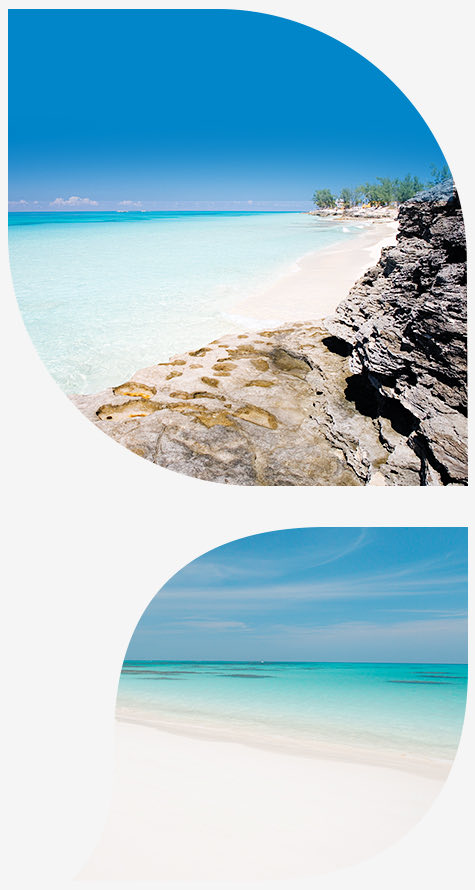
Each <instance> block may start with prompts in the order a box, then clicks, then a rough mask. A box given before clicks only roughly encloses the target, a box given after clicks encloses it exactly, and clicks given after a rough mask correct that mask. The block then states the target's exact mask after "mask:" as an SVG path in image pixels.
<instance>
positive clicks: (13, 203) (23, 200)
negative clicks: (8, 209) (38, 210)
mask: <svg viewBox="0 0 475 890" xmlns="http://www.w3.org/2000/svg"><path fill="white" fill-rule="evenodd" d="M8 203H9V205H11V206H12V207H17V206H18V205H20V204H29V203H30V202H29V201H25V199H24V198H21V200H20V201H9V202H8ZM33 203H34V204H36V203H37V201H33Z"/></svg>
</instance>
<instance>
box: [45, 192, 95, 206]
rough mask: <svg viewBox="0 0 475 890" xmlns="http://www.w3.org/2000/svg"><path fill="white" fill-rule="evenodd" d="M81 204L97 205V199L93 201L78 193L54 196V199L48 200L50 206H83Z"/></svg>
mask: <svg viewBox="0 0 475 890" xmlns="http://www.w3.org/2000/svg"><path fill="white" fill-rule="evenodd" d="M83 206H91V207H92V206H94V207H97V201H93V200H92V198H80V197H79V195H71V197H70V198H55V199H54V201H50V207H83Z"/></svg>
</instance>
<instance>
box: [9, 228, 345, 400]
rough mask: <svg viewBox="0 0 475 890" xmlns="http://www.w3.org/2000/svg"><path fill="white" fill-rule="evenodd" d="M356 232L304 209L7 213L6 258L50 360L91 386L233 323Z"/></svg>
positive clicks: (74, 380)
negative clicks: (300, 265) (278, 282)
mask: <svg viewBox="0 0 475 890" xmlns="http://www.w3.org/2000/svg"><path fill="white" fill-rule="evenodd" d="M359 232H361V224H360V225H349V224H348V223H345V224H343V223H334V222H333V223H332V222H328V221H326V220H323V219H318V218H316V217H312V216H308V215H307V214H304V213H259V212H249V213H243V212H235V213H233V212H222V213H212V212H211V213H194V212H179V213H178V212H175V213H172V212H166V211H162V212H150V213H140V212H138V213H137V212H132V213H101V212H95V213H89V212H76V213H74V212H72V213H69V212H62V213H54V212H53V213H10V214H9V246H10V265H11V271H12V277H13V284H14V288H15V293H16V296H17V300H18V303H19V306H20V309H21V312H22V316H23V319H24V321H25V324H26V327H27V329H28V332H29V334H30V336H31V339H32V341H33V343H34V345H35V347H36V349H37V350H38V353H39V355H40V357H41V358H42V360H43V362H44V363H45V365H46V367H47V369H48V370H49V371H50V373H51V374H52V376H53V377H54V378H55V380H56V381H57V383H58V384H59V385H60V387H61V388H62V389H63V390H64V391H65V392H68V393H72V392H94V391H97V390H101V389H103V388H105V387H107V386H110V385H116V384H117V383H119V382H122V381H125V380H127V379H128V378H129V377H130V376H131V375H132V374H133V373H134V372H135V371H137V370H138V369H140V368H141V367H144V366H148V365H151V364H154V363H156V362H160V361H166V360H167V359H168V358H170V356H172V355H174V354H175V353H179V352H183V351H186V350H188V349H193V348H197V347H199V346H202V345H203V344H205V343H207V342H208V341H209V340H212V339H214V338H215V337H219V336H222V335H223V334H225V333H227V332H228V331H232V330H233V329H234V328H236V329H237V325H238V322H237V320H236V319H235V318H233V310H234V307H235V304H236V303H239V301H240V300H241V299H243V298H244V297H246V296H248V295H249V294H252V293H254V292H256V291H257V292H258V291H259V290H260V289H262V288H264V287H266V286H267V285H268V284H269V283H271V282H272V281H274V280H275V279H276V278H278V277H279V275H280V274H281V273H283V272H285V271H286V270H287V269H288V268H289V267H290V266H292V264H293V263H294V262H295V261H296V260H297V259H298V258H299V257H301V256H302V255H304V254H305V253H308V252H310V251H313V250H318V249H320V248H324V247H326V246H328V245H329V244H332V243H335V242H337V241H340V240H343V239H347V238H351V237H354V235H355V234H358V233H359ZM260 326H261V327H262V322H261V323H260Z"/></svg>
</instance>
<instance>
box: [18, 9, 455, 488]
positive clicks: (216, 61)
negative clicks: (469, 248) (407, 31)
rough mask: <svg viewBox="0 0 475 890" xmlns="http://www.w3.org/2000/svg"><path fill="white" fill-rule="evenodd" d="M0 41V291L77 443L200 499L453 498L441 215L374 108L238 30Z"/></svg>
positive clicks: (391, 93) (89, 23)
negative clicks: (228, 487)
mask: <svg viewBox="0 0 475 890" xmlns="http://www.w3.org/2000/svg"><path fill="white" fill-rule="evenodd" d="M9 20H10V25H9V27H10V34H9V84H10V98H9V109H10V121H9V177H10V183H9V185H10V201H9V250H10V265H11V275H12V280H13V285H14V290H15V294H16V298H17V301H18V304H19V308H20V312H21V315H22V318H23V321H24V323H25V326H26V328H27V330H28V333H29V335H30V337H31V340H32V343H33V345H34V347H35V348H36V350H37V352H38V354H39V356H40V357H41V359H42V361H43V362H44V364H45V366H46V368H47V370H48V371H49V372H50V374H51V375H52V377H53V378H54V380H55V381H56V382H57V384H58V385H59V386H60V387H61V389H62V390H63V392H64V393H65V394H66V395H67V396H68V397H69V398H70V399H71V400H72V402H73V403H74V404H75V405H76V406H77V408H78V409H79V411H81V412H82V413H83V415H84V416H85V417H86V418H88V419H89V420H90V421H91V422H92V423H93V424H94V426H95V427H97V428H98V429H97V431H96V430H94V429H93V428H92V427H91V435H98V434H99V433H98V431H99V430H100V431H103V432H105V433H106V434H107V435H108V436H110V437H111V438H112V439H113V440H114V442H113V443H111V447H116V443H119V444H120V445H122V446H125V448H127V449H128V450H129V452H132V454H127V453H126V452H124V459H128V460H135V459H136V457H135V456H136V455H138V456H140V457H143V458H146V459H147V460H149V461H152V462H153V463H155V464H157V465H159V466H160V467H162V468H165V469H168V470H173V471H176V472H179V473H182V474H185V475H188V476H194V477H196V478H199V479H203V480H208V481H214V482H219V483H230V484H235V485H247V486H254V485H257V486H269V485H271V486H272V485H279V486H283V485H284V486H287V485H289V486H301V485H302V486H313V485H325V486H328V485H337V486H346V485H350V486H361V485H378V486H393V485H397V486H398V485H403V486H426V485H430V486H434V485H438V486H440V485H441V486H446V485H466V484H467V420H466V415H467V387H466V308H467V307H466V246H465V234H464V225H463V217H462V211H461V207H460V201H459V196H458V194H457V190H456V188H455V185H454V182H453V179H452V175H451V172H450V167H449V163H450V159H446V158H445V157H444V155H443V153H442V151H441V149H440V148H439V146H438V144H437V142H436V140H435V138H434V136H433V135H432V133H431V131H430V129H429V128H428V126H427V125H426V124H425V123H424V121H423V119H422V118H421V116H420V114H419V113H418V111H417V110H416V109H415V108H414V106H413V105H412V104H411V103H410V102H409V100H408V99H407V98H406V97H405V96H404V95H403V93H401V91H400V90H399V89H398V87H397V86H396V85H395V84H394V83H392V82H391V81H390V80H389V79H388V78H387V77H386V76H385V75H384V73H383V72H381V71H380V70H378V69H377V68H375V67H374V66H373V65H372V64H371V63H370V62H369V61H367V60H366V59H364V58H363V57H362V56H360V55H358V54H357V53H356V52H354V51H353V50H352V49H350V48H349V47H347V46H345V45H344V44H342V43H339V42H338V41H337V40H335V39H333V38H331V37H328V36H326V35H325V34H323V33H321V32H319V31H316V30H313V29H312V28H309V27H306V26H303V25H301V24H297V23H295V22H292V21H290V20H286V19H282V18H278V17H275V16H270V15H265V14H260V13H253V12H242V11H234V10H186V9H183V10H90V9H83V10H28V9H26V10H25V9H22V10H12V11H10V16H9ZM45 45H49V46H54V52H52V53H45V52H44V50H43V49H42V48H43V47H44V46H45ZM86 49H87V53H86V54H85V50H86Z"/></svg>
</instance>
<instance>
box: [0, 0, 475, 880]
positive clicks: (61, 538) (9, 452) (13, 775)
mask: <svg viewBox="0 0 475 890" xmlns="http://www.w3.org/2000/svg"><path fill="white" fill-rule="evenodd" d="M37 5H38V6H39V8H41V4H31V8H34V7H35V6H37ZM48 5H49V7H50V8H53V7H55V6H56V4H54V3H50V4H48ZM82 5H83V4H80V3H77V4H75V5H74V6H75V8H79V7H82ZM120 5H122V4H119V6H120ZM123 5H124V7H125V8H127V6H128V4H123ZM148 5H149V4H147V3H144V4H142V6H143V7H146V6H148ZM108 6H109V4H108V3H102V4H100V8H106V7H108ZM212 7H216V8H231V9H232V8H235V7H233V5H232V4H224V3H218V4H208V5H207V7H206V8H212ZM20 8H21V7H20ZM60 8H64V7H60ZM89 8H93V7H89ZM111 8H118V5H117V4H114V6H113V7H111ZM155 8H156V7H155ZM163 8H173V4H166V6H164V7H163ZM177 8H181V7H177ZM186 8H200V4H188V6H187V7H186ZM245 8H246V9H249V10H251V9H253V10H256V11H261V12H269V13H273V14H276V15H281V16H283V17H286V18H292V19H294V20H296V21H300V22H303V23H304V24H308V25H312V26H313V27H316V28H318V29H319V30H321V31H324V32H326V33H327V34H330V35H331V36H333V37H336V38H338V39H339V40H341V41H342V42H344V43H346V44H348V45H349V46H350V47H352V48H353V49H355V50H357V51H358V52H360V53H361V54H362V55H363V56H365V57H366V58H367V59H369V60H370V61H372V62H373V63H374V64H375V65H377V66H378V67H379V68H381V70H382V71H384V73H385V74H387V75H388V76H389V77H390V78H391V79H392V80H393V81H394V82H395V83H396V84H397V85H398V86H399V87H400V88H401V89H402V91H403V92H404V93H405V94H406V95H407V96H408V97H409V98H410V99H411V101H412V102H413V103H414V104H415V106H416V108H417V109H418V110H419V111H420V113H421V114H422V116H423V118H424V119H425V121H426V122H427V123H428V125H429V126H430V127H431V129H432V131H433V132H434V134H435V135H436V138H437V140H438V142H439V144H440V146H441V148H442V150H443V152H444V154H445V155H446V157H447V160H448V162H449V165H450V167H451V169H452V171H453V173H454V176H455V179H456V182H457V184H458V187H459V192H460V195H461V200H462V204H463V209H464V213H465V220H466V224H467V228H468V232H469V234H470V235H471V236H473V231H474V209H473V208H474V207H475V200H474V199H475V195H474V191H475V190H474V182H473V175H474V173H473V171H474V146H473V136H474V132H473V104H472V90H471V84H470V80H472V81H473V75H474V65H473V54H474V46H473V28H472V27H471V22H470V18H469V16H470V13H469V6H468V4H466V3H462V2H460V0H452V2H451V3H448V4H447V3H444V4H442V3H439V2H436V0H432V2H427V0H418V2H415V0H410V2H409V0H398V2H393V3H387V2H382V0H345V2H342V0H339V2H335V0H334V2H329V0H326V2H325V3H320V2H313V3H303V2H292V3H290V2H288V0H286V2H271V3H260V4H252V3H248V4H246V7H245ZM44 51H45V53H54V46H45V47H44ZM123 57H124V59H125V60H126V57H127V54H126V50H125V51H124V52H123ZM120 58H121V50H120V49H119V48H118V62H120ZM1 59H2V66H3V69H4V74H5V78H4V81H5V80H6V47H5V48H4V51H3V53H2V55H1ZM75 61H77V62H79V63H80V62H81V60H74V59H72V63H74V62H75ZM82 61H83V62H84V63H85V64H87V47H85V48H84V56H83V59H82ZM231 61H232V59H231ZM234 64H239V56H238V55H236V56H235V59H234ZM283 64H285V62H283ZM2 121H5V114H3V115H2ZM3 150H4V151H5V143H4V141H3ZM4 170H6V161H5V166H4ZM5 184H6V183H5V177H4V178H3V186H4V191H5ZM6 201H7V196H6V193H5V194H4V195H3V206H6ZM4 236H5V237H4V238H3V240H2V250H3V253H2V259H3V263H2V269H3V272H2V284H3V287H2V297H3V306H2V315H1V318H2V320H3V325H2V331H1V336H2V344H1V350H0V352H1V361H2V377H1V380H2V387H1V389H2V399H1V413H0V416H1V420H2V423H3V431H2V435H1V442H0V444H1V447H2V451H4V454H3V456H2V462H1V466H2V470H3V471H4V482H3V499H2V500H3V503H4V510H3V516H4V519H5V530H4V532H3V534H2V538H1V540H2V544H3V545H4V546H5V556H4V558H3V560H2V574H3V573H4V574H5V581H4V586H3V593H4V599H3V609H2V618H3V620H2V631H3V642H2V646H1V653H2V657H3V662H4V663H3V665H2V672H1V676H2V680H3V683H4V691H3V693H2V702H1V710H0V713H1V714H2V716H3V717H4V718H5V723H4V726H3V730H2V736H3V741H4V742H6V747H5V753H4V754H3V756H2V766H4V767H5V772H6V777H5V778H6V780H7V794H6V796H4V803H5V809H6V821H7V832H5V831H3V833H2V835H3V839H4V840H5V838H6V837H7V836H8V840H7V845H6V846H7V849H6V855H4V856H3V867H4V868H5V869H6V871H7V881H8V884H7V886H12V885H15V886H25V887H31V888H37V887H58V888H63V887H64V888H69V887H71V888H72V890H73V888H74V887H75V886H77V884H73V879H74V876H75V874H77V872H78V871H79V870H80V868H81V866H82V865H83V864H84V863H85V862H86V860H87V858H88V856H89V854H90V852H91V851H92V849H93V848H94V845H95V843H96V842H97V840H98V837H99V835H100V831H101V827H102V826H103V824H104V821H105V817H106V812H107V803H108V796H109V789H110V778H111V769H112V764H113V756H114V750H113V711H114V702H115V694H116V687H117V682H118V677H119V672H120V667H121V663H122V659H123V656H124V653H125V649H126V646H127V643H128V640H129V638H130V636H131V634H132V632H133V629H134V627H135V624H136V622H137V620H138V618H139V617H140V615H141V613H142V611H143V609H144V608H145V606H146V605H147V604H148V602H149V600H150V599H151V598H152V596H153V595H154V594H155V592H156V591H157V589H158V588H159V587H161V585H162V584H163V583H164V582H165V581H166V580H167V578H169V577H170V576H171V575H173V574H174V572H175V571H177V570H178V569H179V568H181V567H182V566H183V565H185V564H186V563H187V562H189V560H191V559H193V558H194V557H196V556H198V555H200V554H201V553H203V552H205V551H206V550H209V549H211V548H212V547H216V546H218V545H220V544H223V543H225V542H226V541H230V540H233V539H234V538H236V537H241V536H245V535H250V534H253V533H256V532H261V531H269V530H271V529H279V528H286V527H299V526H311V525H320V524H321V525H357V526H359V525H363V526H364V525H442V526H443V525H467V524H468V523H469V515H470V514H469V504H468V498H469V494H470V490H467V489H462V488H447V489H438V488H427V489H403V488H394V489H381V488H366V489H357V488H347V489H343V488H327V489H325V488H307V489H305V488H267V489H263V488H242V489H241V488H235V487H233V486H223V485H218V484H214V483H206V482H202V481H199V480H195V479H191V478H185V477H181V476H179V475H176V474H174V473H172V472H169V471H167V470H164V469H161V468H158V467H155V466H153V465H152V464H149V463H147V462H146V461H144V460H142V459H140V458H138V457H136V456H135V455H133V454H131V453H128V452H126V451H125V450H124V449H122V448H121V447H120V446H119V445H117V444H116V443H114V442H113V441H112V440H111V439H109V438H108V437H106V436H105V435H103V434H102V433H101V432H99V431H98V430H96V429H94V428H93V426H92V425H91V424H90V423H89V422H88V421H86V420H85V419H84V418H83V417H82V416H81V415H80V414H79V413H78V412H77V411H76V410H75V409H74V408H73V407H72V406H71V405H70V404H69V402H68V400H67V398H66V397H65V396H64V395H63V394H62V393H61V392H60V390H59V389H58V388H57V386H56V384H55V383H54V382H53V380H52V379H51V378H50V377H49V375H48V374H47V372H46V371H45V369H44V367H43V366H42V364H41V362H40V360H39V358H38V357H37V355H36V353H35V352H34V350H33V347H32V345H31V343H30V340H29V338H28V335H27V334H26V332H25V329H24V327H23V324H22V321H21V318H20V315H19V312H18V309H17V307H16V302H15V298H14V295H13V290H12V287H11V282H10V278H9V273H8V257H7V248H6V232H4ZM469 243H470V242H469ZM468 714H469V718H468V719H467V722H466V727H465V732H464V737H463V740H462V744H461V748H460V751H459V754H458V756H457V760H456V762H455V765H454V768H453V770H452V773H451V776H450V778H449V780H448V782H447V784H446V786H445V787H444V790H443V792H442V794H441V795H440V797H439V798H438V800H437V802H436V803H435V805H434V806H433V808H432V809H431V810H430V812H429V813H428V814H427V816H426V817H425V818H424V819H423V820H422V822H421V823H419V825H418V826H417V827H416V828H415V829H413V830H412V831H411V832H410V833H409V834H408V835H407V836H406V837H405V838H404V839H403V840H402V841H400V842H399V843H397V844H396V845H394V846H393V847H391V848H389V849H388V850H386V851H385V852H384V853H382V854H381V855H379V856H378V857H375V858H373V859H371V860H369V861H367V862H365V863H362V864H361V865H359V866H358V867H355V868H352V869H347V870H344V871H340V872H334V873H333V874H331V875H328V876H324V877H320V878H318V879H315V880H314V881H312V882H311V886H313V887H315V888H319V890H343V888H345V890H347V888H349V887H351V888H356V890H358V888H360V887H361V888H363V887H364V888H365V890H381V888H382V887H384V890H392V888H400V887H402V886H405V887H407V888H409V890H413V888H414V890H415V888H416V887H417V888H418V887H426V886H430V887H431V888H433V890H439V888H440V890H442V888H443V890H446V888H447V887H451V888H457V890H465V888H466V887H467V888H468V887H469V886H470V887H471V886H473V878H474V875H475V869H474V865H473V855H472V852H471V850H472V848H471V844H473V838H472V837H471V832H470V825H469V815H472V819H473V808H472V807H471V802H470V796H469V787H468V785H469V782H471V781H472V780H473V770H471V769H470V756H469V745H470V743H471V745H472V749H473V743H474V731H473V708H470V706H469V711H468ZM471 790H472V793H473V784H472V788H471ZM184 855H186V853H185V851H184ZM230 880H232V875H230ZM154 885H155V886H160V887H163V886H165V885H164V884H154ZM91 886H95V884H92V885H91V883H88V884H84V887H91ZM124 886H126V887H131V886H133V885H132V884H124V883H121V884H118V887H124ZM137 886H140V884H137ZM170 886H172V885H170ZM174 886H176V885H174ZM193 886H194V887H198V885H197V884H195V885H193ZM200 886H204V885H203V884H201V885H200ZM246 886H247V887H250V886H251V885H250V884H248V885H246ZM293 886H294V887H295V886H297V885H296V884H295V883H294V884H293Z"/></svg>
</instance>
